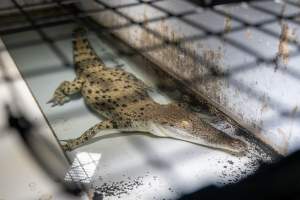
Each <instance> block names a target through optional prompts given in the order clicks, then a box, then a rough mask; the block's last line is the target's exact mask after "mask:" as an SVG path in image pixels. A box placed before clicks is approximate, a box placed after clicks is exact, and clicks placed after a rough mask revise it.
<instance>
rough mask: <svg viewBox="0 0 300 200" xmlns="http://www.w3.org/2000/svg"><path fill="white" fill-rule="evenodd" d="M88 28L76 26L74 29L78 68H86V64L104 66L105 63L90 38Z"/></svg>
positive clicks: (75, 62) (75, 55) (75, 54)
mask: <svg viewBox="0 0 300 200" xmlns="http://www.w3.org/2000/svg"><path fill="white" fill-rule="evenodd" d="M87 37H88V34H87V29H86V28H84V27H78V28H75V29H74V31H73V59H74V64H75V66H76V68H84V67H85V65H86V64H89V65H90V66H91V64H93V65H94V66H96V65H98V66H99V65H100V66H103V65H104V63H103V61H102V60H101V58H99V57H98V55H97V54H96V52H95V50H94V49H93V47H92V46H91V44H90V42H89V40H88V38H87Z"/></svg>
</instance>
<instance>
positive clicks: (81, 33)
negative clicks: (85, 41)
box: [73, 26, 87, 38]
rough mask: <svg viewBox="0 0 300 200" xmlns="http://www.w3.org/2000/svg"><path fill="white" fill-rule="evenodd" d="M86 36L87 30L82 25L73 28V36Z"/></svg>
mask: <svg viewBox="0 0 300 200" xmlns="http://www.w3.org/2000/svg"><path fill="white" fill-rule="evenodd" d="M86 36H87V30H86V28H85V27H83V26H79V27H77V28H75V29H74V30H73V37H74V38H76V37H85V38H86Z"/></svg>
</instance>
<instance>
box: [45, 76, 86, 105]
mask: <svg viewBox="0 0 300 200" xmlns="http://www.w3.org/2000/svg"><path fill="white" fill-rule="evenodd" d="M83 83H84V81H83V80H82V79H79V78H75V79H74V80H73V81H72V82H70V81H64V82H62V83H61V84H60V85H59V86H58V87H57V89H56V90H55V92H54V95H53V97H52V99H51V100H50V101H48V103H52V106H56V105H58V104H59V105H63V104H64V103H65V102H67V101H69V100H70V96H71V95H73V94H75V93H78V92H79V91H80V90H81V88H82V85H83Z"/></svg>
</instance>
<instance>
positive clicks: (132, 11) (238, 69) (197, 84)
mask: <svg viewBox="0 0 300 200" xmlns="http://www.w3.org/2000/svg"><path fill="white" fill-rule="evenodd" d="M99 1H100V2H103V3H104V5H106V6H108V7H118V6H121V7H120V8H118V9H116V11H112V10H110V9H106V11H104V12H98V13H93V14H91V16H93V18H94V19H96V20H97V21H98V22H99V23H100V24H102V25H105V26H107V27H117V26H119V27H122V28H116V29H114V30H115V31H113V32H114V33H115V34H116V35H117V36H118V37H120V38H122V39H123V40H124V41H126V42H128V43H129V44H131V45H132V46H134V47H136V48H142V49H143V48H145V47H151V46H152V47H153V46H156V47H157V45H159V44H161V43H162V40H161V39H160V38H158V37H157V36H154V35H153V34H151V33H149V31H145V29H143V28H141V27H140V26H139V25H136V24H134V23H132V22H130V21H129V20H133V21H134V22H149V24H147V26H146V27H147V28H148V29H150V30H154V31H155V32H156V33H159V34H161V35H163V36H164V37H166V38H168V39H170V40H171V41H176V40H178V39H180V38H189V39H190V42H185V43H184V44H183V45H182V46H183V48H185V49H188V51H189V54H185V53H183V52H181V51H180V50H179V49H178V48H175V47H170V46H166V45H164V46H163V47H160V48H153V49H152V50H149V51H145V52H144V55H146V56H147V57H148V58H150V59H151V60H152V61H154V62H156V63H157V64H159V65H161V66H162V67H163V68H165V69H167V70H169V71H170V72H171V73H174V74H175V75H176V76H179V77H181V78H184V79H185V81H186V83H188V84H189V85H190V87H191V88H193V89H196V90H197V91H199V92H200V93H202V94H203V95H205V96H206V97H208V98H210V99H211V100H212V101H214V102H215V103H217V104H218V105H219V106H221V107H222V108H223V109H224V110H226V113H228V114H230V115H231V116H232V117H233V118H235V119H237V120H238V121H240V122H241V123H243V124H246V125H247V126H248V127H249V128H250V129H252V130H253V132H254V133H255V134H256V135H257V136H258V137H260V138H262V139H263V140H264V141H265V142H267V143H268V144H270V145H272V146H273V147H274V148H275V149H277V150H278V151H279V152H281V153H283V154H286V153H288V152H292V151H294V150H295V149H297V148H299V147H300V134H299V131H300V123H299V117H300V112H299V109H300V108H299V107H300V101H299V99H300V84H299V83H300V69H299V63H300V62H299V61H300V56H299V52H298V50H297V46H296V45H295V44H293V43H297V44H298V38H299V34H300V33H299V31H298V29H299V24H296V23H294V22H292V21H288V20H284V21H283V22H279V21H278V20H276V18H275V17H274V16H275V15H274V14H271V12H274V13H276V14H283V16H290V15H294V14H296V13H299V8H297V7H295V6H292V5H287V4H278V3H273V2H258V3H256V4H255V6H256V7H258V8H255V9H254V8H253V7H251V6H250V7H249V6H245V4H243V5H234V6H218V7H217V8H216V10H219V11H218V12H221V13H225V14H226V13H228V14H230V16H232V17H230V16H229V15H228V16H226V15H221V14H220V13H219V14H218V13H217V12H215V11H211V10H208V9H207V10H204V9H201V8H200V7H197V6H195V5H193V4H192V3H190V2H189V1H184V0H181V1H178V0H169V1H158V2H154V3H153V4H151V3H150V4H151V5H148V4H142V3H138V1H136V0H122V1H114V0H99ZM81 2H82V7H83V8H84V9H86V10H89V9H95V8H101V7H103V5H101V4H102V3H100V4H99V3H96V2H95V1H93V0H89V1H81ZM127 4H128V5H130V4H132V5H131V6H129V7H126V5H127ZM152 5H154V7H153V6H152ZM161 8H162V9H163V10H167V11H168V12H170V13H173V14H178V13H184V12H193V13H190V14H188V15H186V16H184V17H181V18H176V17H172V18H168V19H164V20H163V19H161V18H164V17H166V13H165V12H164V11H162V10H161ZM261 9H268V11H261ZM116 12H119V13H116ZM236 18H237V19H236ZM238 19H240V20H241V21H239V20H238ZM151 20H154V21H152V22H151ZM265 20H267V21H268V20H269V23H266V24H264V25H262V26H260V27H255V26H254V25H255V24H259V23H262V22H263V21H265ZM242 21H244V22H247V24H248V27H243V24H242ZM199 28H205V29H207V30H209V31H211V32H223V33H224V32H227V34H225V37H224V38H225V39H224V38H220V36H214V35H211V34H210V35H208V36H207V37H205V38H202V39H201V36H203V35H204V34H205V33H204V32H203V31H202V30H200V29H199ZM235 28H239V30H238V31H233V30H234V29H235ZM195 56H200V57H201V61H199V60H194V59H192V58H191V57H195ZM275 58H278V61H279V63H280V64H279V67H278V66H277V67H276V65H275V64H274V63H272V62H268V63H266V62H258V61H259V60H264V61H267V60H268V61H272V59H273V60H274V59H275ZM209 64H213V65H214V66H213V70H214V71H216V72H221V74H222V73H228V74H230V76H228V77H225V78H224V77H222V78H216V77H215V76H211V72H210V71H209V70H208V68H209V67H208V66H209Z"/></svg>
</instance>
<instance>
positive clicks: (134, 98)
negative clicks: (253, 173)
mask: <svg viewBox="0 0 300 200" xmlns="http://www.w3.org/2000/svg"><path fill="white" fill-rule="evenodd" d="M72 42H73V62H74V68H75V73H76V78H75V79H74V80H73V81H63V82H62V83H61V84H60V85H59V86H58V87H57V89H56V90H55V92H54V95H53V98H52V99H51V100H50V101H49V103H52V106H56V105H63V104H64V103H66V102H68V101H69V100H70V99H71V98H72V96H73V95H75V94H77V93H78V94H81V96H82V97H83V98H84V100H85V103H86V104H87V105H88V106H89V107H90V108H91V109H92V110H93V111H95V112H96V113H97V114H99V115H100V116H102V117H103V120H102V121H101V122H99V123H97V124H95V125H94V126H92V127H91V128H89V129H88V130H86V131H85V132H84V133H83V134H81V135H80V136H79V137H77V138H74V139H68V140H64V142H65V143H64V144H62V148H63V150H65V151H72V150H74V149H75V148H77V147H79V146H82V145H83V144H85V143H87V142H88V141H89V140H90V139H91V138H93V137H96V135H97V136H98V135H100V137H101V136H105V135H110V134H114V133H116V132H120V131H121V132H124V133H126V132H132V131H139V132H146V133H150V134H152V135H155V136H158V137H168V138H173V139H178V140H182V141H187V142H191V143H195V144H199V145H202V146H206V147H210V148H215V149H219V150H223V151H226V152H231V153H234V154H236V153H238V154H239V153H242V152H245V150H246V149H247V143H245V142H244V141H242V140H240V139H238V138H235V137H232V136H229V135H227V134H225V133H224V132H222V131H220V130H218V129H216V128H214V127H213V126H211V125H210V124H209V123H207V122H205V121H204V120H203V119H201V118H199V116H197V115H196V113H193V112H191V111H189V110H188V109H187V104H185V103H176V102H173V103H169V104H164V105H162V104H159V103H157V102H156V101H154V100H153V99H152V98H151V96H150V95H149V94H148V91H149V90H151V88H150V87H148V86H147V85H146V84H145V83H144V82H143V81H141V80H140V79H138V78H137V77H136V76H134V75H133V74H132V73H129V72H127V71H126V70H124V69H123V68H119V67H118V68H112V67H107V66H106V65H105V63H104V62H103V61H102V59H101V58H100V57H99V56H98V55H97V54H96V52H95V50H94V49H93V47H92V46H91V44H90V42H89V40H88V34H87V30H86V29H85V28H82V27H81V28H76V29H75V30H74V31H73V41H72Z"/></svg>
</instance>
